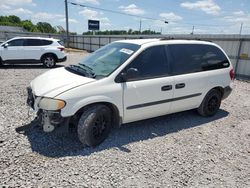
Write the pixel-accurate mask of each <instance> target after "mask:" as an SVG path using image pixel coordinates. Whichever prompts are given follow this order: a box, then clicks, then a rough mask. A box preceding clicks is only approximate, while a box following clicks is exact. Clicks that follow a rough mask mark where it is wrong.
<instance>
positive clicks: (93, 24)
mask: <svg viewBox="0 0 250 188" xmlns="http://www.w3.org/2000/svg"><path fill="white" fill-rule="evenodd" d="M88 28H89V30H92V31H96V30H100V21H99V20H88Z"/></svg>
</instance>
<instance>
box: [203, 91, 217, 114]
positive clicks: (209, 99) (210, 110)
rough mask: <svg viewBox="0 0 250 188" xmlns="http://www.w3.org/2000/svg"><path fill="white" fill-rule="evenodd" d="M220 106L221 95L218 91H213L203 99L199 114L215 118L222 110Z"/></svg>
mask: <svg viewBox="0 0 250 188" xmlns="http://www.w3.org/2000/svg"><path fill="white" fill-rule="evenodd" d="M220 105H221V93H220V92H219V91H218V90H216V89H212V90H211V91H209V92H208V93H207V95H206V96H205V98H204V99H203V101H202V103H201V105H200V106H199V108H198V112H199V114H200V115H202V116H205V117H208V116H213V115H215V114H216V113H217V112H218V110H219V109H220Z"/></svg>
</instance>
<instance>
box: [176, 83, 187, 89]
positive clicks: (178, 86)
mask: <svg viewBox="0 0 250 188" xmlns="http://www.w3.org/2000/svg"><path fill="white" fill-rule="evenodd" d="M184 87H185V84H184V83H179V84H176V85H175V89H181V88H184Z"/></svg>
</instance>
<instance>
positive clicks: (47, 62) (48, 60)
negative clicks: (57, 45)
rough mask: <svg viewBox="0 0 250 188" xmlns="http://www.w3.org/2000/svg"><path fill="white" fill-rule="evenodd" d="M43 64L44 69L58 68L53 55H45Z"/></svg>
mask: <svg viewBox="0 0 250 188" xmlns="http://www.w3.org/2000/svg"><path fill="white" fill-rule="evenodd" d="M42 63H43V66H44V67H46V68H52V67H54V66H56V58H55V57H54V56H53V55H51V54H48V55H44V56H43V57H42Z"/></svg>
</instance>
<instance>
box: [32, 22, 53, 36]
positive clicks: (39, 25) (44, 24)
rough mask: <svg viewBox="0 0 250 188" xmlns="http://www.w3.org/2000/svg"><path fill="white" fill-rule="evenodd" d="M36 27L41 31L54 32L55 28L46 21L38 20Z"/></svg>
mask: <svg viewBox="0 0 250 188" xmlns="http://www.w3.org/2000/svg"><path fill="white" fill-rule="evenodd" d="M36 27H37V29H38V31H39V32H41V33H56V29H55V28H53V27H52V26H51V25H50V24H49V23H47V22H38V23H37V24H36Z"/></svg>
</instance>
